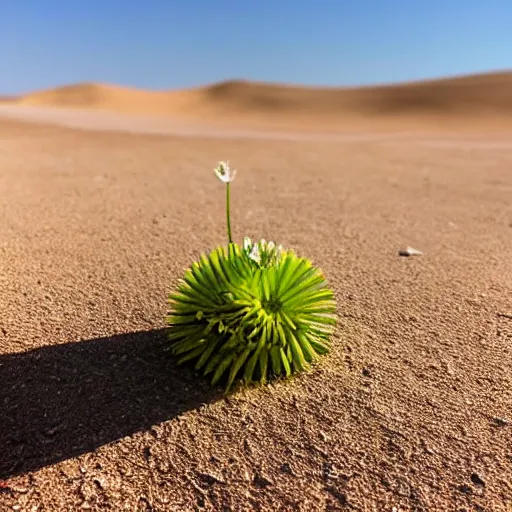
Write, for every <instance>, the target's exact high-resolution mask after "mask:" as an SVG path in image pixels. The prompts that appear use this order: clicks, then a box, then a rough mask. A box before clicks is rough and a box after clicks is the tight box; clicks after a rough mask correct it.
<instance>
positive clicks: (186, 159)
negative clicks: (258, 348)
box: [0, 105, 512, 512]
mask: <svg viewBox="0 0 512 512" xmlns="http://www.w3.org/2000/svg"><path fill="white" fill-rule="evenodd" d="M16 109H18V110H16ZM16 112H18V113H19V112H21V107H16V106H9V105H7V106H6V105H4V106H2V108H1V109H0V219H1V221H0V291H1V293H0V440H1V441H0V478H1V479H2V481H1V484H0V510H2V511H3V510H22V511H24V510H26V511H31V512H35V511H71V510H82V509H84V510H87V509H89V510H115V511H121V510H129V511H135V510H138V511H165V510H176V511H188V510H203V509H204V510H215V511H221V510H283V511H288V510H289V511H295V510H297V511H304V512H309V511H316V510H354V511H378V512H382V511H389V512H391V511H392V510H396V511H441V510H443V511H444V510H446V511H463V510H465V511H486V512H487V511H489V512H501V511H510V510H512V299H511V297H512V201H511V198H512V143H511V142H510V141H511V139H510V133H508V134H507V133H504V134H503V135H502V136H497V135H493V136H492V137H491V136H490V135H488V133H489V130H487V129H486V126H485V125H484V124H482V125H478V123H476V126H477V128H478V129H479V130H480V134H472V135H471V136H469V135H465V134H463V133H457V132H454V133H452V134H451V135H450V136H448V135H446V134H441V132H435V131H432V130H430V131H428V132H425V133H423V132H422V131H421V130H418V129H417V130H414V131H411V130H409V129H408V127H407V126H401V127H398V126H397V128H396V130H395V131H394V132H393V131H392V130H387V131H386V133H385V135H382V134H381V135H374V134H372V133H373V132H372V129H371V127H370V128H368V130H367V132H366V133H365V132H363V131H361V130H360V131H358V132H357V133H356V134H352V135H351V134H350V133H345V134H344V135H339V136H322V135H321V134H317V135H316V136H312V135H311V136H307V135H304V133H301V134H297V135H293V134H291V133H286V134H284V135H283V133H282V132H281V135H278V134H276V133H273V132H272V130H267V133H266V134H265V133H261V132H258V134H255V133H252V132H244V136H235V135H236V134H237V133H238V134H239V133H240V132H239V131H238V130H234V131H231V132H227V131H224V132H223V133H220V132H219V131H218V130H215V127H213V128H212V127H211V126H210V127H209V128H205V129H204V130H201V129H199V127H198V125H197V123H196V124H192V125H187V127H184V125H183V126H181V127H179V126H177V125H176V123H174V124H173V123H172V122H171V121H166V122H165V123H164V121H159V122H158V123H157V122H156V121H154V122H153V124H151V122H149V121H147V122H146V123H142V122H141V121H140V120H139V122H138V124H137V120H136V119H135V118H130V120H128V118H121V117H118V116H117V117H116V116H114V115H113V114H112V116H109V115H107V114H101V115H100V114H98V113H96V114H95V115H96V117H94V116H93V115H92V114H90V115H89V114H83V113H81V114H79V113H74V114H73V113H71V112H68V111H66V112H67V113H66V112H64V111H63V110H60V111H59V112H60V114H57V113H56V112H53V113H52V111H51V110H49V111H48V112H46V113H42V112H43V111H42V110H37V108H34V109H33V110H31V109H30V108H28V107H26V108H25V110H23V113H22V114H19V115H18V114H16ZM59 116H60V117H59ZM66 116H67V117H66ZM102 116H103V117H102ZM63 117H64V118H66V119H65V122H64V121H63V119H62V118H63ZM28 118H30V119H31V121H30V122H29V121H28ZM50 118H51V119H50ZM86 118H87V119H86ZM123 119H125V121H123ZM50 120H51V123H50ZM34 121H35V122H34ZM57 122H58V123H61V124H66V125H67V126H63V125H61V126H57V125H56V124H55V123H57ZM44 123H47V124H44ZM155 123H156V124H155ZM159 123H161V124H159ZM474 124H475V123H474ZM143 125H144V126H143ZM157 125H158V126H157ZM164 125H165V126H164ZM148 126H149V128H148ZM121 128H123V130H124V131H120V129H121ZM180 132H181V135H183V136H180ZM486 134H487V135H486ZM221 159H229V160H230V161H231V162H232V164H233V165H234V166H235V167H236V168H237V169H238V175H237V179H236V181H235V182H234V184H233V190H232V197H233V205H232V209H233V229H234V234H235V236H236V239H237V240H238V241H241V240H242V237H243V236H251V237H253V238H260V237H264V238H267V239H272V240H275V241H277V242H279V243H282V244H283V245H285V246H289V247H292V248H294V249H295V250H296V251H298V252H299V253H300V254H302V255H306V256H309V257H310V258H311V259H312V260H313V261H314V262H315V263H316V264H317V265H318V266H320V267H321V268H322V269H323V270H324V271H325V274H326V276H327V278H328V279H329V281H330V283H331V285H332V287H333V288H334V290H335V293H336V300H337V303H338V316H339V325H338V327H337V332H336V336H335V338H334V340H333V350H332V352H331V354H329V355H328V356H327V357H324V358H323V359H322V361H321V363H320V364H319V365H318V367H316V369H315V370H314V371H312V372H311V373H309V374H305V375H301V376H298V377H297V378H294V379H292V380H291V381H289V382H278V383H274V384H272V385H270V386H268V387H266V388H259V389H251V390H248V391H245V392H241V393H237V394H235V395H233V396H231V397H229V398H225V397H223V395H222V393H221V392H217V391H212V390H211V389H210V387H209V386H208V384H207V383H206V382H203V381H201V380H198V379H197V378H195V377H194V376H193V374H192V373H191V372H190V371H189V370H187V369H183V368H177V367H175V366H174V364H173V361H172V360H171V359H170V357H169V355H168V353H167V352H165V351H164V349H165V346H166V338H165V332H164V330H163V328H164V327H165V314H166V311H167V302H166V301H167V294H168V293H169V292H170V291H171V290H172V289H173V287H174V286H175V285H176V283H177V281H178V279H179V278H180V277H181V275H182V273H183V270H184V269H185V268H186V267H187V266H188V264H189V263H190V262H191V261H192V260H193V259H195V258H197V257H198V256H199V254H200V253H201V252H203V251H207V250H209V249H211V248H213V247H215V246H216V245H218V244H221V243H225V242H226V237H225V224H224V222H225V219H224V189H223V186H222V184H221V183H220V182H219V181H218V180H217V179H216V178H215V176H214V174H213V170H212V169H213V166H214V165H215V163H216V162H217V161H218V160H221ZM404 246H412V247H414V248H416V249H419V250H421V251H423V255H422V256H416V257H410V258H407V257H401V256H399V254H398V253H399V250H400V249H401V248H402V247H404Z"/></svg>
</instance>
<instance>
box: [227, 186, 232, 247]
mask: <svg viewBox="0 0 512 512" xmlns="http://www.w3.org/2000/svg"><path fill="white" fill-rule="evenodd" d="M226 217H227V221H228V240H229V243H230V244H231V243H233V239H232V238H231V219H230V215H229V182H228V183H226Z"/></svg>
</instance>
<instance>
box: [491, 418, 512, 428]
mask: <svg viewBox="0 0 512 512" xmlns="http://www.w3.org/2000/svg"><path fill="white" fill-rule="evenodd" d="M492 421H493V422H494V424H495V425H497V426H498V427H507V426H508V425H510V421H509V420H507V419H506V418H498V417H496V418H493V419H492Z"/></svg>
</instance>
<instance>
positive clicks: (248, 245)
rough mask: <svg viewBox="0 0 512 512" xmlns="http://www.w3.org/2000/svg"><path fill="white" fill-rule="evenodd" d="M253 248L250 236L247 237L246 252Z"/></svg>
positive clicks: (245, 239)
mask: <svg viewBox="0 0 512 512" xmlns="http://www.w3.org/2000/svg"><path fill="white" fill-rule="evenodd" d="M251 246H252V242H251V239H250V238H249V237H248V236H246V237H245V238H244V251H245V252H249V249H250V248H251Z"/></svg>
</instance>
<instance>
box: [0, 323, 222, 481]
mask: <svg viewBox="0 0 512 512" xmlns="http://www.w3.org/2000/svg"><path fill="white" fill-rule="evenodd" d="M166 342H167V340H166V330H165V329H160V330H154V331H142V332H135V333H130V334H122V335H116V336H111V337H106V338H98V339H93V340H88V341H82V342H76V343H66V344H60V345H52V346H46V347H43V348H38V349H35V350H31V351H29V352H25V353H18V354H2V355H0V479H6V478H9V477H11V476H15V475H18V474H22V473H25V472H28V471H33V470H37V469H39V468H42V467H44V466H47V465H50V464H54V463H56V462H60V461H62V460H65V459H68V458H72V457H76V456H78V455H81V454H83V453H86V452H91V451H94V450H95V449H97V448H98V447H100V446H102V445H105V444H108V443H110V442H113V441H116V440H118V439H120V438H122V437H125V436H128V435H131V434H133V433H135V432H138V431H141V430H146V429H148V428H150V427H151V426H152V425H154V424H157V423H159V422H162V421H165V420H169V419H172V418H174V417H176V416H178V415H180V414H182V413H183V412H185V411H187V410H191V409H194V408H197V407H198V406H200V405H201V404H203V403H208V402H212V401H213V400H214V399H215V398H217V396H218V394H219V393H218V392H216V391H215V390H214V389H212V388H211V387H210V386H209V385H208V383H207V382H206V381H202V380H201V379H198V378H197V376H195V375H194V374H193V372H192V370H190V369H187V368H182V367H177V366H176V364H175V363H174V361H173V360H172V358H171V355H170V353H169V352H166V351H165V350H164V349H165V347H166Z"/></svg>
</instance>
